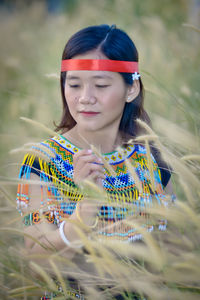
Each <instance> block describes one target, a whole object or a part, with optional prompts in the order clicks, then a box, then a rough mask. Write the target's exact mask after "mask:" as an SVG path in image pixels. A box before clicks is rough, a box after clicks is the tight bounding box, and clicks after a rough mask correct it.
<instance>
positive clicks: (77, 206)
mask: <svg viewBox="0 0 200 300" xmlns="http://www.w3.org/2000/svg"><path fill="white" fill-rule="evenodd" d="M76 216H77V219H78V221H79V222H80V223H81V224H82V225H83V226H84V227H85V228H86V229H92V228H95V227H96V226H97V223H98V220H99V218H98V217H96V220H95V223H94V224H93V225H91V226H90V225H86V224H85V223H84V222H83V220H82V218H81V216H80V213H79V202H78V203H77V205H76Z"/></svg>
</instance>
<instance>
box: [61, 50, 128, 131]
mask: <svg viewBox="0 0 200 300" xmlns="http://www.w3.org/2000/svg"><path fill="white" fill-rule="evenodd" d="M73 58H74V59H107V57H106V56H105V55H103V54H102V53H100V52H99V51H97V50H96V51H91V52H88V53H86V54H83V55H77V56H75V57H73ZM127 91H128V88H127V85H126V84H125V82H124V80H123V78H122V76H121V75H120V74H119V73H116V72H108V71H68V72H67V74H66V82H65V98H66V100H67V104H68V107H69V111H70V113H71V115H72V117H73V118H74V120H75V121H76V123H77V126H78V127H79V129H81V131H84V130H86V131H101V130H104V129H106V130H109V128H118V127H119V123H120V120H121V117H122V114H123V110H124V105H125V103H126V99H127Z"/></svg>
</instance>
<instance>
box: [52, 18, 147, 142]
mask: <svg viewBox="0 0 200 300" xmlns="http://www.w3.org/2000/svg"><path fill="white" fill-rule="evenodd" d="M95 49H98V50H100V51H101V52H102V53H103V54H104V55H105V56H106V57H108V58H109V59H111V60H122V61H136V62H138V51H137V49H136V47H135V45H134V43H133V41H132V40H131V38H130V37H129V36H128V35H127V33H125V32H124V31H123V30H121V29H118V28H116V26H115V25H112V26H109V25H106V24H104V25H98V26H90V27H86V28H83V29H82V30H80V31H78V32H77V33H75V34H74V35H73V36H72V37H71V38H70V39H69V40H68V42H67V44H66V46H65V48H64V51H63V55H62V59H71V58H73V57H74V56H76V55H79V54H84V53H86V52H89V51H92V50H95ZM120 74H121V76H122V77H123V79H124V81H125V83H126V84H127V85H132V84H133V79H132V74H131V73H120ZM65 80H66V72H61V76H60V84H61V95H62V101H63V115H62V119H61V122H60V124H59V125H58V126H57V128H56V130H57V131H58V130H62V131H63V132H65V131H68V130H70V129H71V128H73V127H74V126H75V124H76V122H75V120H74V119H73V117H72V116H71V114H70V112H69V108H68V105H67V101H66V99H65V93H64V86H65ZM139 84H140V92H139V94H138V96H137V97H136V98H135V99H134V100H133V101H132V102H130V103H126V104H125V107H124V111H123V115H122V118H121V122H120V126H119V130H120V132H121V133H122V135H123V136H124V138H125V137H129V138H130V137H136V136H138V135H139V134H140V133H141V128H140V127H139V125H138V123H137V122H136V121H135V120H136V119H138V118H140V119H142V120H143V121H145V122H146V123H148V124H150V119H149V117H148V115H147V113H146V112H145V110H144V107H143V103H144V88H143V84H142V80H141V78H139ZM125 139H126V138H125Z"/></svg>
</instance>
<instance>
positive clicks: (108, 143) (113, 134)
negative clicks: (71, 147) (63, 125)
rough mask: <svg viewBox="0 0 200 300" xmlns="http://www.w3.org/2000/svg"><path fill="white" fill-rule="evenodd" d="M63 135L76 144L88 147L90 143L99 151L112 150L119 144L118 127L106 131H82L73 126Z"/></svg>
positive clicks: (106, 151) (84, 147)
mask: <svg viewBox="0 0 200 300" xmlns="http://www.w3.org/2000/svg"><path fill="white" fill-rule="evenodd" d="M65 136H66V137H67V138H68V139H69V140H70V141H71V142H72V143H73V144H75V145H76V146H78V147H80V148H83V149H89V148H90V145H93V146H95V147H96V148H97V149H98V150H99V151H100V152H101V153H109V152H112V151H114V150H115V149H116V148H117V146H119V145H120V144H121V138H120V134H119V132H118V129H115V130H114V129H112V130H110V131H108V129H106V131H104V130H101V131H82V130H81V129H80V128H79V127H77V126H75V127H73V128H72V129H71V130H70V131H68V132H67V133H66V134H65Z"/></svg>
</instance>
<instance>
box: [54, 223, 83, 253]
mask: <svg viewBox="0 0 200 300" xmlns="http://www.w3.org/2000/svg"><path fill="white" fill-rule="evenodd" d="M65 223H66V222H65V221H63V222H62V223H61V224H60V227H59V233H60V237H61V239H62V240H63V242H64V243H65V244H66V245H67V246H68V247H70V248H81V247H82V246H83V245H82V244H81V245H76V246H75V245H73V244H72V243H71V242H70V241H69V240H68V239H67V238H66V236H65V234H64V225H65Z"/></svg>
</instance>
